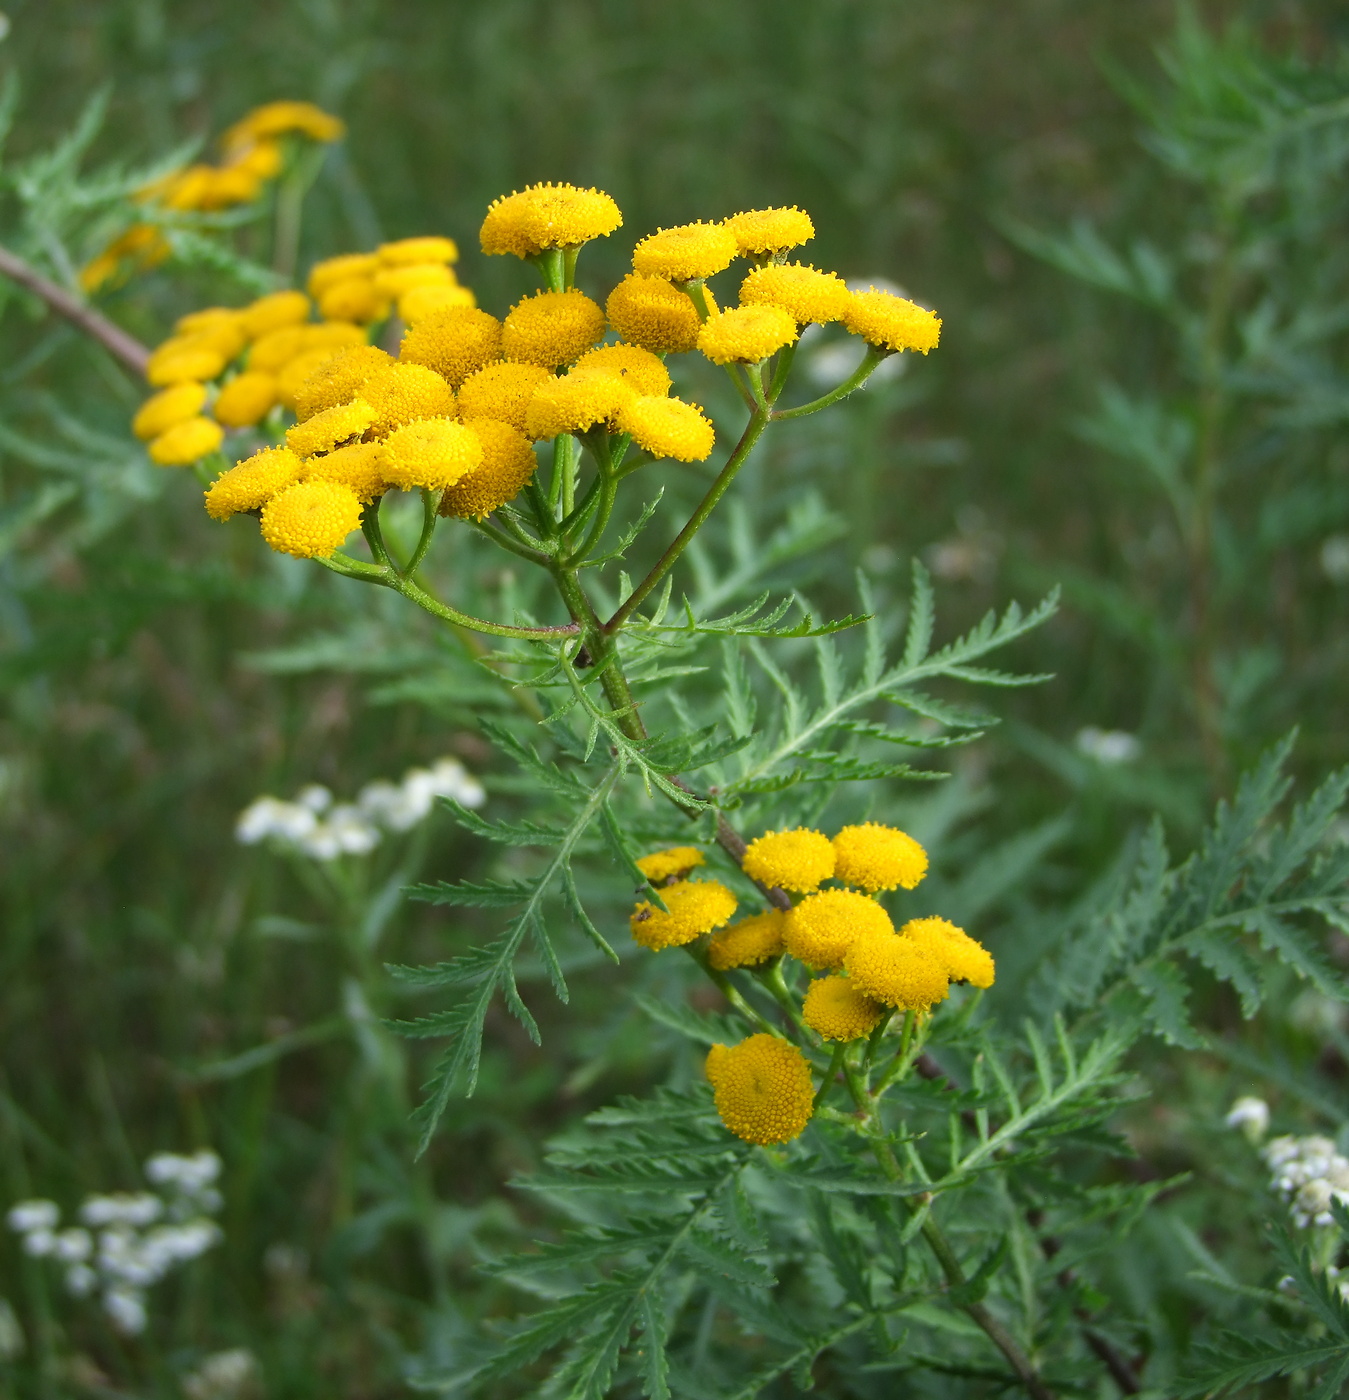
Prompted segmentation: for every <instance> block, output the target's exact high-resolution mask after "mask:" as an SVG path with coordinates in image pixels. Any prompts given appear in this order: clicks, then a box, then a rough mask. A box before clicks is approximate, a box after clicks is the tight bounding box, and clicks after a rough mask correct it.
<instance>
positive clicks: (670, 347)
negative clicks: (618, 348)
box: [604, 272, 702, 355]
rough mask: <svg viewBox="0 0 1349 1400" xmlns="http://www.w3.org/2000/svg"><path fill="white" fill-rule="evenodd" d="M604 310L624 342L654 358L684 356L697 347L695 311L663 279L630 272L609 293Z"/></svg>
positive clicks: (688, 300) (685, 297)
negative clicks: (637, 346) (657, 356)
mask: <svg viewBox="0 0 1349 1400" xmlns="http://www.w3.org/2000/svg"><path fill="white" fill-rule="evenodd" d="M604 309H605V311H606V312H607V313H608V316H609V324H610V325H611V326H612V327H613V328H614V329H615V330H616V331H617V332H618V333H619V335H621V336H622V337H623V339H624V340H627V341H630V342H631V343H632V344H633V345H640V346H641V347H642V348H643V349H644V350H650V351H651V352H652V354H654V355H677V354H683V353H684V352H685V351H688V350H692V349H693V348H694V346H695V345H697V343H698V331H699V329H700V328H701V326H702V321H701V320H700V319H699V317H698V308H697V307H696V306H694V304H693V300H692V298H691V297H690V296H689V294H688V293H687V292H683V291H680V289H679V288H678V287H675V286H672V285H671V284H670V283H669V282H667V281H666V280H665V278H663V277H643V276H642V275H641V274H640V273H637V272H630V273H629V274H628V275H627V276H626V277H625V278H624V279H623V280H622V281H621V282H620V283H619V284H618V286H616V287H615V288H614V289H613V291H612V292H610V293H609V300H608V301H607V302H605V304H604Z"/></svg>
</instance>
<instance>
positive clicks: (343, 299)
mask: <svg viewBox="0 0 1349 1400" xmlns="http://www.w3.org/2000/svg"><path fill="white" fill-rule="evenodd" d="M458 260H459V249H458V247H457V246H456V245H455V242H454V240H453V239H451V238H440V237H436V236H426V237H419V238H400V239H398V240H397V241H396V242H393V243H382V244H380V246H379V247H378V248H376V249H375V251H374V252H373V253H341V254H339V255H338V256H337V257H333V258H324V259H323V261H322V262H317V263H315V264H314V266H313V267H312V268H310V269H309V280H308V282H307V283H306V284H305V285H306V286H307V287H308V289H309V295H310V296H311V297H313V298H314V300H315V302H316V303H317V304H318V308H319V313H320V314H321V315H322V316H324V317H325V318H327V319H328V320H332V321H354V322H356V323H358V324H360V325H370V324H371V323H372V322H375V321H382V320H384V319H385V318H386V317H387V316H388V315H389V313H390V311H391V310H392V309H393V307H394V306H395V305H396V306H397V308H398V314H399V316H400V317H401V318H402V319H403V320H404V321H406V322H407V324H408V325H410V326H415V325H416V324H417V322H418V321H421V320H423V319H424V318H425V317H427V316H429V315H430V314H431V313H432V312H433V311H443V310H445V309H446V308H447V307H451V306H462V307H472V306H476V305H477V300H476V298H475V297H474V295H473V293H472V292H471V291H470V290H469V289H468V288H467V287H462V286H460V285H459V279H458V278H457V277H456V276H455V273H454V269H453V267H451V265H450V264H451V263H455V262H458Z"/></svg>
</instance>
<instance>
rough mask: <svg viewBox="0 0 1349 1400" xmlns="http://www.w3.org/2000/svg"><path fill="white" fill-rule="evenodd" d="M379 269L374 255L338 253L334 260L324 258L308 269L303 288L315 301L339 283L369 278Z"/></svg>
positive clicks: (377, 260)
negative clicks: (307, 290)
mask: <svg viewBox="0 0 1349 1400" xmlns="http://www.w3.org/2000/svg"><path fill="white" fill-rule="evenodd" d="M377 267H379V259H378V258H377V257H376V256H375V254H374V253H340V254H339V255H338V256H337V257H335V258H324V259H323V261H322V262H316V263H315V264H314V266H313V267H311V268H310V269H309V277H308V279H307V281H306V282H305V286H306V287H307V288H308V289H309V295H310V296H311V297H313V298H314V300H315V301H318V299H319V298H320V297H321V296H322V295H323V294H324V292H326V291H327V290H328V288H329V287H335V286H337V284H338V283H339V282H349V281H350V280H351V279H352V278H353V277H355V278H371V277H373V276H374V275H375V269H376V268H377Z"/></svg>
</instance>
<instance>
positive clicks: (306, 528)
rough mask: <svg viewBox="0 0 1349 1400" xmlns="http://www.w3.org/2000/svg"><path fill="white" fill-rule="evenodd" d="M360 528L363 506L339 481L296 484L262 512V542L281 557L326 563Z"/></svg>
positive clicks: (282, 492) (277, 496) (274, 497)
mask: <svg viewBox="0 0 1349 1400" xmlns="http://www.w3.org/2000/svg"><path fill="white" fill-rule="evenodd" d="M360 524H361V503H360V500H359V499H358V498H357V496H356V493H355V492H354V491H353V490H352V489H351V487H349V486H343V485H341V484H340V483H338V482H336V481H297V482H296V483H295V485H294V486H287V487H286V489H285V490H284V491H281V492H279V493H278V494H277V495H275V496H273V497H272V499H271V500H270V501H268V502H267V504H266V505H265V506H263V508H262V519H261V521H260V525H261V529H262V538H263V539H264V540H266V541H267V543H268V545H270V546H271V548H272V549H274V550H276V552H277V553H278V554H292V555H294V556H295V557H296V558H297V559H327V558H328V556H329V555H331V554H332V553H333V551H334V550H336V549H339V548H341V545H342V542H343V541H344V540H345V539H346V537H347V536H348V535H349V534H351V532H352V531H353V530H356V529H359V528H360Z"/></svg>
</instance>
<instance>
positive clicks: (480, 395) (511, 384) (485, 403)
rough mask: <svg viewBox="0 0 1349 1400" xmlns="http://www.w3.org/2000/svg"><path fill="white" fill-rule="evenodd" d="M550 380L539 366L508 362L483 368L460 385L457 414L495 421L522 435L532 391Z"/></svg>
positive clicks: (467, 417)
mask: <svg viewBox="0 0 1349 1400" xmlns="http://www.w3.org/2000/svg"><path fill="white" fill-rule="evenodd" d="M552 377H553V376H552V375H551V374H550V373H549V371H548V370H546V369H544V367H543V366H542V365H523V364H516V363H515V362H514V361H511V360H503V361H501V362H499V363H497V364H494V365H484V366H483V368H482V369H480V370H477V371H476V372H475V373H473V374H470V375H469V377H468V378H467V379H465V380H464V382H463V384H462V385H461V386H460V388H459V415H460V417H461V418H464V419H469V418H495V419H496V420H497V421H498V422H499V423H509V424H510V425H511V427H512V428H516V429H518V430H519V431H520V432H522V433H523V432H524V431H525V415H526V413H527V412H528V410H529V401H530V400H531V399H532V398H533V397H534V391H535V390H536V389H537V388H538V387H539V385H541V384H546V383H547V382H548V381H549V380H550V379H552Z"/></svg>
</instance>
